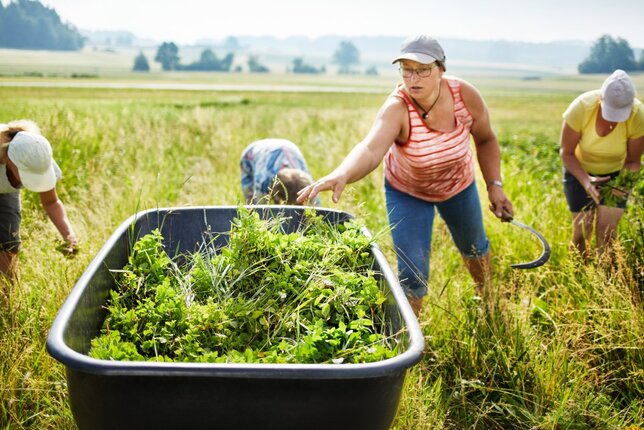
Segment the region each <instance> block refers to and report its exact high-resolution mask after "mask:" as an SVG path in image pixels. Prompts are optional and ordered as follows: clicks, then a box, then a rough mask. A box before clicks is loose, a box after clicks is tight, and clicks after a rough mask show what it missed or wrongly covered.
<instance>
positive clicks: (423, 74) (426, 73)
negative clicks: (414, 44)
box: [398, 65, 436, 79]
mask: <svg viewBox="0 0 644 430" xmlns="http://www.w3.org/2000/svg"><path fill="white" fill-rule="evenodd" d="M434 67H436V66H435V65H434V66H430V67H421V68H419V69H412V68H411V67H401V68H399V69H398V71H399V72H400V76H402V77H403V78H405V79H409V78H411V77H412V76H413V75H414V73H416V74H417V75H418V77H419V78H428V77H430V76H431V75H432V70H433V69H434Z"/></svg>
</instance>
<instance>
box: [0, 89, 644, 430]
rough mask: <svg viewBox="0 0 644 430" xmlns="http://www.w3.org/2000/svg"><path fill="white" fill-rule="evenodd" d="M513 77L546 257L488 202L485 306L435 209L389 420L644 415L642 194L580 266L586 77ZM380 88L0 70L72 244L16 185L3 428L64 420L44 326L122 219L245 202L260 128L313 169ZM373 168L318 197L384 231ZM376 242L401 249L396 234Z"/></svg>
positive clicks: (363, 118)
mask: <svg viewBox="0 0 644 430" xmlns="http://www.w3.org/2000/svg"><path fill="white" fill-rule="evenodd" d="M519 83H520V82H519V81H516V82H514V83H513V82H510V83H508V86H509V87H513V88H512V89H511V90H507V91H506V90H505V89H503V88H499V81H494V82H491V83H490V82H487V83H486V85H484V86H483V88H482V92H483V94H484V96H485V98H486V100H487V101H488V104H489V107H490V112H491V117H492V121H493V125H494V127H495V129H496V130H497V133H498V135H499V140H500V142H501V144H502V147H503V154H504V155H503V172H504V182H505V184H506V185H505V188H506V191H507V193H508V195H509V196H510V197H511V199H512V201H513V204H514V207H515V216H516V219H517V220H519V221H522V222H524V223H526V224H529V225H531V226H533V227H535V228H536V229H538V230H539V231H540V232H542V233H543V234H544V235H545V236H546V237H547V239H548V240H549V242H550V245H551V247H552V257H551V260H550V261H549V262H548V263H547V264H546V265H545V266H543V267H541V268H539V269H535V270H526V271H517V270H514V269H511V268H510V267H509V266H510V264H513V263H516V262H522V261H526V260H529V259H532V258H534V257H535V256H536V255H537V254H538V253H539V252H540V247H539V244H538V243H537V242H536V241H535V240H534V238H533V237H532V236H530V235H529V234H528V233H527V232H525V231H523V230H520V229H517V228H516V227H514V226H512V225H509V224H506V223H500V222H498V221H497V220H496V219H494V217H493V216H492V214H489V213H487V211H486V213H485V225H486V229H487V231H488V234H489V236H490V240H491V243H492V252H493V261H494V280H495V288H496V290H497V294H496V297H497V300H496V301H495V302H494V303H493V304H492V305H490V307H491V309H490V311H488V312H485V311H483V310H482V306H481V303H480V301H479V300H478V298H477V297H476V296H475V294H474V287H473V283H472V281H471V279H470V278H469V276H468V275H467V274H466V273H465V269H464V267H463V264H462V262H461V261H460V257H459V256H458V253H457V251H456V249H455V247H454V245H453V244H452V241H451V238H450V236H449V234H448V232H447V230H446V227H445V225H444V223H442V221H440V219H437V222H436V225H435V233H434V241H433V251H432V252H433V253H432V262H431V270H432V271H431V281H430V289H429V290H430V291H429V294H428V296H427V298H426V301H425V308H424V312H423V314H422V315H421V318H420V322H421V325H422V328H423V331H424V333H425V335H426V344H427V347H426V354H425V355H424V357H423V359H422V361H421V362H420V363H419V364H418V365H417V366H415V367H414V368H412V369H410V371H409V372H408V374H407V378H406V381H405V386H404V390H403V393H402V399H401V404H400V407H399V411H398V415H397V418H396V420H395V422H394V428H396V429H398V430H416V429H439V428H448V429H464V428H472V429H514V428H516V429H530V428H532V427H537V428H539V429H541V430H544V429H564V428H569V429H594V428H601V429H623V428H625V427H627V426H628V425H639V426H643V425H644V419H643V418H642V417H643V416H644V400H643V399H644V372H643V371H642V369H643V368H644V317H643V313H642V302H641V294H642V291H643V289H644V287H643V286H642V282H643V281H642V280H643V279H644V275H643V270H644V269H643V267H642V260H643V258H642V256H643V255H644V244H643V243H642V238H641V237H642V230H641V223H640V224H639V225H640V227H638V223H637V220H638V219H640V220H641V219H642V213H643V210H642V207H641V205H640V206H639V207H638V206H637V205H632V206H631V208H629V211H628V212H627V215H626V219H625V220H624V221H625V222H624V223H623V224H622V226H621V230H620V235H621V240H620V245H619V246H618V247H617V251H616V254H615V258H614V259H613V260H612V261H610V262H606V261H597V262H593V263H591V264H588V265H584V264H583V263H582V262H581V261H579V259H578V258H577V257H576V256H575V255H573V254H571V253H570V252H569V251H568V240H569V236H570V219H569V218H570V215H569V213H568V211H567V208H566V206H565V202H564V197H563V192H562V190H561V184H560V182H561V173H560V170H561V164H560V161H559V158H558V153H557V151H558V143H557V142H558V135H559V127H560V125H561V112H562V111H563V110H564V109H565V107H566V106H567V104H568V103H569V102H570V101H571V100H572V99H573V98H574V97H575V96H576V91H577V89H578V88H579V87H585V86H586V85H591V84H593V85H594V84H595V83H596V82H595V81H594V80H592V79H591V80H587V79H582V80H580V81H575V82H573V83H571V85H570V86H568V87H567V84H566V82H563V81H561V80H559V81H557V85H554V83H553V88H552V89H549V87H548V85H546V84H547V83H548V82H547V81H546V82H545V83H544V82H541V83H540V85H541V86H540V87H539V86H538V85H539V83H537V84H535V83H524V84H522V85H524V86H523V87H522V86H521V85H518V84H519ZM487 84H489V86H488V85H487ZM515 84H516V85H515ZM528 85H533V86H535V88H527V87H526V86H528ZM386 94H387V92H386V91H385V92H383V93H382V94H346V93H338V94H320V93H279V92H277V93H268V92H239V91H237V92H234V91H225V92H214V91H153V90H149V91H145V90H95V89H55V88H49V89H48V88H41V89H35V88H6V87H0V97H1V98H2V100H3V101H4V102H3V103H2V104H0V122H6V121H9V120H11V119H16V118H31V119H33V120H35V121H36V122H38V123H39V124H40V125H41V127H42V129H43V132H44V133H45V134H46V135H47V136H48V138H49V139H50V141H51V142H52V145H53V148H54V153H55V156H56V159H57V161H58V163H59V164H60V166H61V168H62V170H63V174H64V179H63V181H62V182H60V183H59V187H58V191H59V194H60V197H61V199H62V200H63V201H64V202H65V205H66V208H67V210H68V213H69V217H70V219H71V221H72V223H73V225H74V227H75V229H76V231H77V233H78V235H79V236H80V238H81V252H80V253H79V255H78V256H77V257H76V258H75V259H65V258H64V257H63V256H62V255H60V254H58V253H57V252H56V251H55V245H56V242H57V240H58V236H57V233H56V231H55V229H54V227H53V226H52V225H51V223H50V222H49V221H48V220H47V219H46V217H45V215H44V214H43V212H42V210H41V208H40V205H39V202H38V197H37V196H36V195H33V194H30V193H23V225H22V236H23V242H24V243H23V251H22V253H21V255H20V282H19V283H18V284H17V285H15V286H13V287H12V288H11V289H10V290H7V291H4V294H3V295H2V296H0V297H2V311H1V312H0V381H1V384H2V385H1V387H0V402H1V403H0V428H2V429H9V428H10V429H33V428H37V429H67V428H73V418H72V416H71V411H70V409H69V405H68V403H67V392H66V380H65V374H64V368H63V366H61V365H60V364H59V363H57V362H55V361H54V360H53V359H51V358H50V357H49V355H48V354H47V353H46V351H45V346H44V345H45V340H46V336H47V331H48V329H49V327H50V325H51V322H52V321H53V318H54V316H55V314H56V312H57V310H58V309H59V307H60V305H61V304H62V302H63V301H64V300H65V298H66V297H67V295H68V293H69V291H70V290H71V288H72V287H73V285H74V283H75V282H76V280H77V279H78V278H79V276H80V275H81V274H82V272H83V270H84V268H85V267H86V266H87V265H88V264H89V262H90V261H91V259H92V258H93V256H94V255H95V253H96V252H97V251H98V249H99V248H100V247H101V246H102V244H103V243H104V242H105V240H106V239H107V238H108V237H109V235H110V234H111V233H112V231H113V230H114V229H115V228H116V226H118V225H119V224H120V223H121V222H122V221H123V220H124V219H126V218H127V217H129V216H130V215H132V214H133V213H134V212H136V211H138V210H143V209H148V208H154V207H168V206H184V205H235V204H237V203H239V202H241V200H242V195H241V188H240V186H239V164H238V163H239V155H240V154H241V151H242V150H243V149H244V147H245V146H246V145H247V144H249V143H250V142H251V141H253V140H255V139H260V138H264V137H269V136H273V137H275V136H276V137H283V138H287V139H291V140H293V141H294V142H296V143H297V144H298V145H299V146H300V147H301V149H302V151H303V153H304V154H305V156H306V158H307V161H308V163H309V166H310V167H311V170H312V173H313V176H314V177H319V176H321V175H323V174H325V173H327V172H329V171H330V170H331V169H332V168H333V167H335V166H336V165H337V164H338V163H339V162H340V161H341V160H342V158H343V157H344V155H346V153H347V152H348V151H349V150H350V148H351V147H352V146H353V145H354V144H355V143H357V142H358V141H359V140H360V139H361V138H362V137H363V136H364V135H365V133H366V132H367V131H368V129H369V127H370V126H371V122H372V120H373V118H374V116H375V114H376V111H377V108H378V106H379V105H380V103H382V101H383V100H384V98H385V97H386ZM480 181H481V179H480V178H479V190H480V194H481V197H482V204H483V206H484V207H486V206H487V201H486V196H485V191H484V185H483V184H482V182H480ZM382 182H383V175H382V167H379V168H378V169H377V170H376V171H375V172H373V173H372V174H371V175H370V176H368V177H367V178H365V179H364V180H362V181H360V182H359V183H357V184H354V185H351V186H349V187H348V188H347V190H346V192H345V194H344V196H343V199H342V200H341V202H340V203H339V204H337V205H335V204H333V203H332V202H331V199H330V196H329V195H326V194H325V195H323V196H322V200H323V203H324V205H326V206H330V207H335V208H338V209H341V210H346V211H348V212H351V213H354V214H355V215H357V216H358V217H359V218H361V219H364V220H365V221H366V223H367V226H368V227H369V229H370V230H372V231H382V230H383V229H386V228H387V222H386V212H385V205H384V194H383V190H382ZM638 228H640V230H638ZM379 245H380V247H381V248H382V249H383V250H384V252H385V254H386V255H387V258H388V260H389V261H390V262H391V264H392V265H394V264H395V258H394V256H393V252H392V250H391V249H392V248H391V243H390V238H389V237H388V236H384V237H383V238H382V239H381V241H380V242H379Z"/></svg>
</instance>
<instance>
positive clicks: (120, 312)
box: [90, 208, 398, 364]
mask: <svg viewBox="0 0 644 430" xmlns="http://www.w3.org/2000/svg"><path fill="white" fill-rule="evenodd" d="M283 222H284V219H282V218H280V216H277V217H275V218H273V219H271V220H262V219H260V217H259V215H258V213H257V212H255V211H252V210H248V209H246V208H239V209H238V213H237V217H235V218H234V219H233V220H232V223H231V225H232V227H231V231H230V233H229V234H230V237H229V243H228V245H227V246H226V247H223V248H220V249H216V248H215V247H214V246H211V245H204V246H202V247H201V249H199V250H198V251H197V252H195V253H192V254H189V255H187V256H186V255H183V256H180V257H181V260H185V261H184V262H183V263H181V264H179V263H178V261H179V258H170V257H169V256H168V254H167V252H166V249H165V248H164V245H163V237H162V235H161V233H160V232H159V231H158V230H155V231H153V232H152V233H150V234H147V235H145V236H143V237H142V238H140V239H139V240H138V241H137V242H136V243H135V244H134V246H133V250H132V252H131V254H130V256H129V258H128V264H127V265H126V266H125V267H124V268H123V270H122V271H118V273H117V276H116V278H117V285H118V287H117V288H115V289H113V290H112V291H111V293H110V299H109V301H108V303H107V311H108V314H107V317H106V319H105V322H104V325H103V328H102V330H101V333H100V335H99V337H97V338H95V339H93V340H92V348H91V350H90V355H91V356H92V357H95V358H100V359H109V360H129V361H141V360H151V361H173V362H213V363H336V364H337V363H365V362H374V361H378V360H383V359H386V358H390V357H393V356H395V355H396V354H397V349H398V344H397V341H396V338H395V337H394V336H392V333H391V330H390V329H389V328H388V324H387V321H386V319H385V313H384V306H383V305H384V303H385V301H386V297H385V295H384V293H383V292H382V291H381V289H380V286H379V285H380V284H379V281H378V274H377V273H375V272H374V271H373V270H372V266H373V255H372V253H371V252H370V250H371V246H372V241H373V239H372V238H369V237H367V236H366V235H365V234H364V233H363V231H362V225H360V224H359V223H358V222H356V221H354V220H350V221H347V222H344V223H340V224H337V225H335V226H332V225H331V224H329V223H328V222H325V221H324V220H323V219H322V218H321V216H319V215H315V212H313V211H309V212H306V213H305V216H304V217H303V218H302V222H301V224H300V225H299V226H298V231H297V232H295V233H290V234H287V233H284V232H283V231H282V224H283ZM213 242H214V241H212V242H211V243H213Z"/></svg>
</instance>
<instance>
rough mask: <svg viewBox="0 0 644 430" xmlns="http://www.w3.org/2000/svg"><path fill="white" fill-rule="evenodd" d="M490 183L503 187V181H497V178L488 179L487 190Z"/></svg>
mask: <svg viewBox="0 0 644 430" xmlns="http://www.w3.org/2000/svg"><path fill="white" fill-rule="evenodd" d="M492 185H496V186H497V187H500V188H503V182H501V181H499V180H498V179H494V180H492V181H488V183H487V189H488V190H489V189H490V187H491V186H492Z"/></svg>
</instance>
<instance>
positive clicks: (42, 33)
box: [0, 0, 85, 51]
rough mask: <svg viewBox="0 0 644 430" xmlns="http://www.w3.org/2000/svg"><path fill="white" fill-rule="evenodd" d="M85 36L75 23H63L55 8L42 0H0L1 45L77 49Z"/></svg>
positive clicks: (62, 49)
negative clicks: (44, 4) (7, 2)
mask: <svg viewBox="0 0 644 430" xmlns="http://www.w3.org/2000/svg"><path fill="white" fill-rule="evenodd" d="M84 43H85V39H84V38H83V36H81V35H80V33H79V32H78V30H76V28H75V27H73V26H71V25H69V24H63V23H62V22H61V20H60V17H59V16H58V14H57V13H56V11H55V10H54V9H50V8H48V7H45V6H43V5H42V4H41V3H40V2H39V1H33V0H15V1H13V2H11V3H9V4H8V5H7V6H6V7H5V6H3V5H2V2H1V1H0V47H2V48H14V49H50V50H57V51H77V50H79V49H81V48H82V47H83V45H84Z"/></svg>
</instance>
